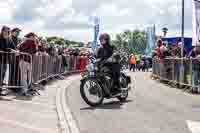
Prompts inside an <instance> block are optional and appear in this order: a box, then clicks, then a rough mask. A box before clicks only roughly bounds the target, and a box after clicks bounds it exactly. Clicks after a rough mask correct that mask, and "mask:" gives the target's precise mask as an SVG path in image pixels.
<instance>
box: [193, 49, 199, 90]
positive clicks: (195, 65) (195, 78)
mask: <svg viewBox="0 0 200 133" xmlns="http://www.w3.org/2000/svg"><path fill="white" fill-rule="evenodd" d="M192 57H193V58H194V60H193V63H192V64H193V65H192V69H193V74H192V81H193V83H192V84H193V92H194V93H198V92H200V88H199V87H200V47H196V48H195V49H194V54H193V55H192Z"/></svg>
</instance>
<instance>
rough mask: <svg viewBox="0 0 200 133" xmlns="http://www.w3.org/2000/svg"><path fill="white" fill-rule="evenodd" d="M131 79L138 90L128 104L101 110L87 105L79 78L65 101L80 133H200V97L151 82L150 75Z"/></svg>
mask: <svg viewBox="0 0 200 133" xmlns="http://www.w3.org/2000/svg"><path fill="white" fill-rule="evenodd" d="M130 75H131V76H132V78H134V79H135V86H136V89H134V90H132V91H131V92H130V95H129V98H128V101H127V102H126V103H124V104H121V103H120V102H118V100H117V99H111V100H105V101H104V105H102V106H100V107H98V108H91V107H89V106H88V105H87V104H85V102H84V101H83V100H82V98H81V97H80V91H79V86H80V82H79V80H80V78H78V79H76V80H74V82H73V84H72V85H71V86H70V87H69V88H68V91H67V99H66V100H67V102H68V104H69V107H70V108H71V111H72V112H73V116H74V118H75V119H76V122H77V125H78V127H79V128H80V132H81V133H191V132H192V133H200V130H199V132H198V131H197V130H198V129H197V128H199V126H198V125H200V124H199V121H200V96H197V95H191V94H188V93H186V92H183V91H182V90H179V89H175V88H170V87H168V86H166V85H162V84H160V83H159V82H158V81H154V80H151V79H150V78H149V77H150V73H141V72H136V73H130ZM195 122H196V123H195ZM195 124H196V125H195ZM195 128H196V129H195Z"/></svg>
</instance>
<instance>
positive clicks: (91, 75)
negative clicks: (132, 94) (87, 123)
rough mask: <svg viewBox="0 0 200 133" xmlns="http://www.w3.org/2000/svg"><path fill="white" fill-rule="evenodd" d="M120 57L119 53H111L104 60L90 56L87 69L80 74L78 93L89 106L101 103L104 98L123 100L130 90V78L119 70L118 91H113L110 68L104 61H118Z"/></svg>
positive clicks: (120, 59)
mask: <svg viewBox="0 0 200 133" xmlns="http://www.w3.org/2000/svg"><path fill="white" fill-rule="evenodd" d="M121 61H122V58H121V57H120V55H119V54H116V53H115V54H113V56H112V57H110V58H109V59H108V60H106V61H103V62H102V61H100V60H98V59H96V58H95V57H90V63H89V65H87V67H86V69H87V71H86V72H85V73H83V74H82V79H81V84H80V94H81V97H82V98H83V100H84V101H85V102H86V103H87V104H88V105H90V106H98V105H101V104H102V103H103V100H104V98H107V99H111V98H118V99H119V100H120V101H121V102H125V101H126V99H127V97H128V93H129V90H131V78H130V76H127V75H126V74H125V73H124V72H122V71H121V72H120V85H121V88H120V91H119V92H118V93H116V92H114V86H115V85H114V80H113V75H112V70H110V69H109V67H107V65H105V64H106V63H108V62H109V63H116V62H118V63H120V62H121Z"/></svg>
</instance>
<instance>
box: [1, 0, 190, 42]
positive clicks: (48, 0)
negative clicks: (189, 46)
mask: <svg viewBox="0 0 200 133" xmlns="http://www.w3.org/2000/svg"><path fill="white" fill-rule="evenodd" d="M185 2H186V7H185V12H186V19H185V21H186V22H185V23H186V24H185V27H186V35H190V34H191V29H192V26H191V23H192V22H191V20H192V19H191V18H192V17H191V16H192V14H191V13H192V9H191V7H192V6H191V0H185ZM180 5H181V3H180V1H174V0H166V1H164V0H134V1H130V0H109V1H108V0H0V22H1V24H8V25H11V26H14V25H16V26H20V27H21V28H22V29H24V30H23V32H28V31H34V32H37V33H39V34H43V35H51V34H52V35H61V36H65V37H69V38H73V39H78V40H89V39H91V36H92V30H91V28H89V24H88V23H89V22H88V21H89V17H90V16H91V15H93V14H96V15H97V16H99V17H100V19H101V20H100V22H101V23H100V24H101V27H100V28H101V29H100V30H101V32H109V33H112V34H115V33H117V32H120V31H122V30H124V29H134V28H140V29H143V28H145V26H146V25H147V24H156V26H157V27H156V28H157V31H158V32H159V31H160V30H161V28H162V27H164V26H165V27H168V28H169V35H176V34H179V33H180V15H181V6H180Z"/></svg>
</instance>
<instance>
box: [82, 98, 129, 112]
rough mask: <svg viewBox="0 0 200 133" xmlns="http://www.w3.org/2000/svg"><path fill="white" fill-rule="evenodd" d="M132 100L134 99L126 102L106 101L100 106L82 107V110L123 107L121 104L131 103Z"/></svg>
mask: <svg viewBox="0 0 200 133" xmlns="http://www.w3.org/2000/svg"><path fill="white" fill-rule="evenodd" d="M129 102H132V100H127V101H126V102H123V103H122V102H120V101H111V102H107V103H104V104H102V105H100V106H97V107H84V108H80V110H96V109H110V110H113V109H121V106H122V105H124V104H125V103H129Z"/></svg>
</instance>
